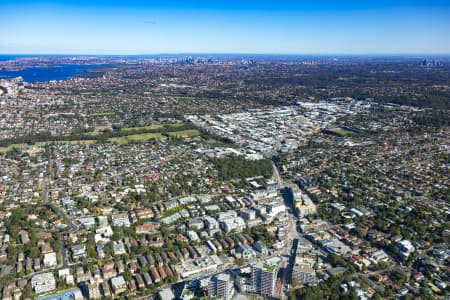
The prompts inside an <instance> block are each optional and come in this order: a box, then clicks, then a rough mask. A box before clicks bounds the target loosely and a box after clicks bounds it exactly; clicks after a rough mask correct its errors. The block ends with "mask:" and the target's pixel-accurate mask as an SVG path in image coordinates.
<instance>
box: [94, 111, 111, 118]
mask: <svg viewBox="0 0 450 300" xmlns="http://www.w3.org/2000/svg"><path fill="white" fill-rule="evenodd" d="M113 115H114V113H113V112H98V113H93V114H90V116H91V117H106V116H113Z"/></svg>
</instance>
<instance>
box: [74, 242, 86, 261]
mask: <svg viewBox="0 0 450 300" xmlns="http://www.w3.org/2000/svg"><path fill="white" fill-rule="evenodd" d="M70 249H71V252H72V259H73V260H77V259H81V258H83V257H86V256H87V252H86V245H84V244H81V245H73V246H72V247H71V248H70Z"/></svg>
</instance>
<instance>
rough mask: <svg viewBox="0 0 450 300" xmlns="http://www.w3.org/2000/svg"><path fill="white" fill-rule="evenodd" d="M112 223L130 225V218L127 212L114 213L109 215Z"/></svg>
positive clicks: (118, 225)
mask: <svg viewBox="0 0 450 300" xmlns="http://www.w3.org/2000/svg"><path fill="white" fill-rule="evenodd" d="M111 220H112V224H113V225H114V226H117V227H130V226H131V223H130V219H129V218H128V215H127V214H115V215H112V216H111Z"/></svg>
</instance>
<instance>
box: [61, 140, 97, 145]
mask: <svg viewBox="0 0 450 300" xmlns="http://www.w3.org/2000/svg"><path fill="white" fill-rule="evenodd" d="M96 142H97V141H96V140H79V141H66V143H69V144H71V145H91V144H95V143H96Z"/></svg>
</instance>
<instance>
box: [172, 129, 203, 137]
mask: <svg viewBox="0 0 450 300" xmlns="http://www.w3.org/2000/svg"><path fill="white" fill-rule="evenodd" d="M167 134H168V135H169V136H174V137H178V138H184V137H195V136H199V135H200V131H198V130H197V129H189V130H181V131H174V132H169V133H167Z"/></svg>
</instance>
